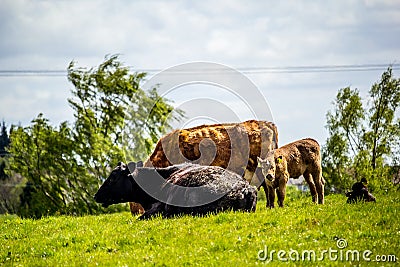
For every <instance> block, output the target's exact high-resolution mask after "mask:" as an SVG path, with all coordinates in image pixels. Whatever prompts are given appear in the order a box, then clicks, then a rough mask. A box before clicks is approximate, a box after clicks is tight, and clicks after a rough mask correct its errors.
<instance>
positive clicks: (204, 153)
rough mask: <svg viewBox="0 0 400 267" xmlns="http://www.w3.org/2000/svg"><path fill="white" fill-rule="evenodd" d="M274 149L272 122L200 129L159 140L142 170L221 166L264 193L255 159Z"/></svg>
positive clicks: (262, 181) (183, 131)
mask: <svg viewBox="0 0 400 267" xmlns="http://www.w3.org/2000/svg"><path fill="white" fill-rule="evenodd" d="M277 147H278V131H277V128H276V126H275V124H273V123H272V122H267V121H256V120H249V121H245V122H242V123H226V124H214V125H201V126H197V127H193V128H188V129H182V130H175V131H173V132H171V133H169V134H167V135H165V136H164V137H162V138H161V139H160V140H159V141H158V143H157V145H156V148H155V149H154V151H153V153H152V154H151V155H150V157H149V158H148V159H147V160H146V162H145V163H144V166H145V167H151V166H154V167H157V168H160V167H168V166H171V165H174V164H180V163H184V162H192V163H197V164H201V165H210V166H220V167H222V168H225V169H228V170H231V171H233V172H235V173H237V174H239V175H241V176H243V177H244V178H245V179H246V180H247V181H248V182H250V183H251V184H253V185H256V186H257V187H260V186H261V185H263V186H264V189H265V191H266V192H267V189H266V187H265V186H266V185H265V182H264V177H263V176H262V173H261V171H256V169H257V157H265V156H266V155H267V153H268V152H269V151H271V150H272V149H275V148H277ZM255 173H256V175H254V174H255ZM131 212H132V213H135V212H136V211H135V210H132V209H131Z"/></svg>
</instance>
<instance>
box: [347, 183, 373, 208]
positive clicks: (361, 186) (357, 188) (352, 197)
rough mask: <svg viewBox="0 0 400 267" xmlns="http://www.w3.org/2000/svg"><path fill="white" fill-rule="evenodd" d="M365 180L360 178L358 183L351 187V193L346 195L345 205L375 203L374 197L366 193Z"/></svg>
mask: <svg viewBox="0 0 400 267" xmlns="http://www.w3.org/2000/svg"><path fill="white" fill-rule="evenodd" d="M367 184H368V182H367V179H365V178H362V179H361V181H360V182H356V183H354V184H353V186H352V187H351V189H352V191H350V192H347V193H346V197H347V203H355V202H357V201H365V202H376V199H375V197H374V196H373V195H372V194H371V193H370V192H368V188H367Z"/></svg>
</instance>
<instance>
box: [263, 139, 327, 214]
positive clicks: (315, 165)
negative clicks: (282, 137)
mask: <svg viewBox="0 0 400 267" xmlns="http://www.w3.org/2000/svg"><path fill="white" fill-rule="evenodd" d="M258 162H259V164H260V165H261V169H262V172H263V175H264V176H265V177H266V181H267V183H268V182H269V183H270V184H271V185H272V187H274V188H277V195H278V204H279V206H281V207H283V201H284V199H285V194H286V183H287V181H288V180H289V178H298V177H300V176H301V175H303V176H304V178H305V180H306V181H307V183H308V185H309V187H310V191H311V195H312V200H313V202H317V201H318V203H319V204H323V203H324V179H323V177H322V168H321V152H320V147H319V144H318V142H317V141H315V140H314V139H311V138H306V139H302V140H298V141H295V142H293V143H290V144H287V145H284V146H282V147H280V148H278V149H275V150H273V151H271V152H270V153H268V155H267V157H266V158H265V159H262V158H259V159H258ZM268 195H269V197H271V198H270V199H268V205H269V206H270V207H273V206H274V198H272V197H274V195H273V194H268Z"/></svg>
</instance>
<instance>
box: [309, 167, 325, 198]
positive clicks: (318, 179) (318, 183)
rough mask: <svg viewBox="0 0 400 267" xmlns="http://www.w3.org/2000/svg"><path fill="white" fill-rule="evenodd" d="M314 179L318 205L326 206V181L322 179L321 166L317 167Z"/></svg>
mask: <svg viewBox="0 0 400 267" xmlns="http://www.w3.org/2000/svg"><path fill="white" fill-rule="evenodd" d="M312 177H313V180H314V183H315V187H316V189H317V194H318V204H324V182H323V181H324V180H323V178H322V170H321V167H320V166H317V167H316V170H315V171H314V172H313V173H312Z"/></svg>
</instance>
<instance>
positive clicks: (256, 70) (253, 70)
mask: <svg viewBox="0 0 400 267" xmlns="http://www.w3.org/2000/svg"><path fill="white" fill-rule="evenodd" d="M388 66H391V67H392V68H393V69H394V70H396V69H400V63H394V64H359V65H355V64H353V65H319V66H318V65H314V66H283V67H242V68H237V69H233V70H230V69H226V68H224V69H216V68H209V69H206V68H205V69H199V70H184V69H181V70H176V69H175V70H167V71H165V74H166V75H174V74H175V75H176V74H179V75H181V74H198V73H210V74H227V73H232V72H234V71H236V70H237V71H239V72H242V73H244V74H268V73H271V74H273V73H321V72H365V71H379V70H383V69H386V68H387V67H388ZM129 69H130V70H131V71H135V72H146V73H149V74H153V73H158V72H161V71H163V70H164V69H135V68H133V67H129ZM66 75H67V71H66V70H46V69H42V70H40V69H25V70H24V69H19V70H18V69H15V70H0V77H20V76H33V77H37V76H45V77H65V76H66Z"/></svg>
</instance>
